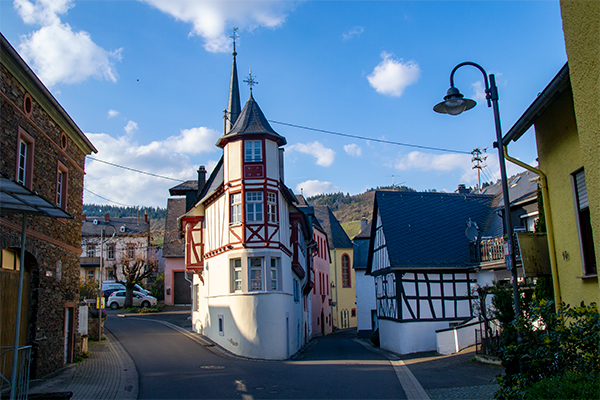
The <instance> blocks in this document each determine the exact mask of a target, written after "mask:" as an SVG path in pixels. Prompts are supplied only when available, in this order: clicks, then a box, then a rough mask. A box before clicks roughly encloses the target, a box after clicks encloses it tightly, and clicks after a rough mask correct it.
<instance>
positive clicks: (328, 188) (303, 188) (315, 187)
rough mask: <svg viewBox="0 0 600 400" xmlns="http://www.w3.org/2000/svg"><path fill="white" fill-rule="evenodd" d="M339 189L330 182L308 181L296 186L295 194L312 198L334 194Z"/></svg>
mask: <svg viewBox="0 0 600 400" xmlns="http://www.w3.org/2000/svg"><path fill="white" fill-rule="evenodd" d="M340 190H341V189H340V188H339V187H337V186H335V185H334V184H333V183H331V182H322V181H318V180H308V181H304V182H301V183H299V184H297V185H296V193H302V194H303V195H304V197H310V196H314V195H316V194H322V193H336V192H339V191H340Z"/></svg>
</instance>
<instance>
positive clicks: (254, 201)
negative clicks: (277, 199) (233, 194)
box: [246, 191, 264, 223]
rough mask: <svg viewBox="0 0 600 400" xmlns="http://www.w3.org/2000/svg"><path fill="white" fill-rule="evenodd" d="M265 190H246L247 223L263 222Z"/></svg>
mask: <svg viewBox="0 0 600 400" xmlns="http://www.w3.org/2000/svg"><path fill="white" fill-rule="evenodd" d="M263 214H264V213H263V192H259V191H252V192H246V223H261V222H263V218H264V215H263Z"/></svg>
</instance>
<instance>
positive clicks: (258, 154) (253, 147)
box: [244, 140, 262, 162]
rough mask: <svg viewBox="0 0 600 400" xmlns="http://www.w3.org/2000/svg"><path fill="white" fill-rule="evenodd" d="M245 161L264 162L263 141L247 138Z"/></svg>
mask: <svg viewBox="0 0 600 400" xmlns="http://www.w3.org/2000/svg"><path fill="white" fill-rule="evenodd" d="M244 161H245V162H262V141H261V140H246V141H245V142H244Z"/></svg>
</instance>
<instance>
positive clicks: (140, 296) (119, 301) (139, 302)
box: [107, 290, 157, 310]
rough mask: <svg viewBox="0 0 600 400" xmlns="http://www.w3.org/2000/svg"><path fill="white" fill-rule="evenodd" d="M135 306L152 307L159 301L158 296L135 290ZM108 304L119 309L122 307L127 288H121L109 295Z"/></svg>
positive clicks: (114, 308)
mask: <svg viewBox="0 0 600 400" xmlns="http://www.w3.org/2000/svg"><path fill="white" fill-rule="evenodd" d="M132 300H133V306H134V307H144V308H146V307H151V306H155V305H156V303H157V300H156V297H153V296H148V295H146V294H144V293H141V292H138V291H135V290H134V291H133V299H132ZM107 305H108V306H109V307H110V308H111V309H113V310H117V309H119V308H122V307H123V306H124V305H125V290H119V291H117V292H114V293H112V294H111V295H110V296H109V297H108V301H107Z"/></svg>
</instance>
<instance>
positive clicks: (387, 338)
mask: <svg viewBox="0 0 600 400" xmlns="http://www.w3.org/2000/svg"><path fill="white" fill-rule="evenodd" d="M494 199H495V197H494V196H491V195H479V194H477V195H471V194H458V193H456V194H455V193H435V192H433V193H431V192H428V193H422V192H376V193H375V200H374V205H373V222H372V224H371V232H370V241H369V250H368V260H367V274H369V275H371V276H372V277H373V278H374V280H375V293H376V294H375V296H376V306H377V320H378V323H379V335H380V343H381V347H382V348H384V349H387V350H391V351H394V352H396V353H399V354H407V353H414V352H419V351H430V350H435V349H436V346H437V344H436V332H435V331H436V330H439V329H444V328H448V327H449V324H450V323H461V322H465V321H468V320H469V319H471V318H472V317H473V308H472V305H473V304H472V296H471V289H472V281H473V280H474V278H475V273H476V266H477V265H476V263H474V262H473V261H472V260H471V257H470V252H469V248H470V245H471V239H470V238H469V237H468V236H467V235H466V234H465V231H466V230H467V228H468V227H469V226H474V225H475V224H476V225H477V226H479V227H480V229H482V230H484V231H485V230H486V229H487V228H488V227H489V226H490V224H492V218H494V215H493V214H494V213H493V210H494ZM496 218H497V217H496Z"/></svg>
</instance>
